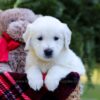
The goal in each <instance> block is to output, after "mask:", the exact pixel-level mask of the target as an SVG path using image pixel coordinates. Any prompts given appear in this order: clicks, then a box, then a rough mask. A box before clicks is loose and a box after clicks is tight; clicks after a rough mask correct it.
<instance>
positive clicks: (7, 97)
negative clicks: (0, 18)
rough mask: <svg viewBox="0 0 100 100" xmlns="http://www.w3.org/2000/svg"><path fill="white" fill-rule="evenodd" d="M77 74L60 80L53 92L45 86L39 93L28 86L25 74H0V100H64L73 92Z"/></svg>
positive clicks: (77, 78) (71, 74)
mask: <svg viewBox="0 0 100 100" xmlns="http://www.w3.org/2000/svg"><path fill="white" fill-rule="evenodd" d="M79 79H80V77H79V74H77V73H74V72H72V73H70V74H69V75H67V77H66V78H64V79H62V80H61V82H60V84H59V86H58V88H57V89H56V90H55V91H54V92H50V91H48V90H47V89H46V88H45V86H44V87H43V88H42V89H41V90H40V91H34V90H33V89H31V88H30V87H29V85H28V82H27V79H26V74H19V73H9V72H4V73H0V100H65V99H66V98H67V97H68V96H69V95H70V93H72V92H73V91H74V89H75V88H76V86H77V84H78V82H79Z"/></svg>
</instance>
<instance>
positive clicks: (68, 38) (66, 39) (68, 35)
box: [63, 23, 72, 49]
mask: <svg viewBox="0 0 100 100" xmlns="http://www.w3.org/2000/svg"><path fill="white" fill-rule="evenodd" d="M71 33H72V32H71V30H70V29H69V28H68V26H67V24H64V23H63V35H64V43H65V44H64V45H65V48H66V49H68V48H69V45H70V41H71Z"/></svg>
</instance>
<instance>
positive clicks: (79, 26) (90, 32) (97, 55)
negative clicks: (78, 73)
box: [0, 0, 100, 82]
mask: <svg viewBox="0 0 100 100" xmlns="http://www.w3.org/2000/svg"><path fill="white" fill-rule="evenodd" d="M12 7H25V8H30V9H32V10H33V11H34V12H35V13H38V14H43V15H52V16H55V17H57V18H59V19H60V20H61V21H63V22H65V23H67V24H68V26H69V27H70V28H71V30H72V32H73V35H72V43H71V48H72V49H73V50H74V51H75V52H76V53H77V54H78V55H79V56H81V57H82V58H83V61H84V63H85V64H86V69H87V76H88V80H89V81H90V82H91V74H92V71H93V69H94V67H93V66H94V64H95V62H96V61H97V62H100V0H0V8H1V9H8V8H12Z"/></svg>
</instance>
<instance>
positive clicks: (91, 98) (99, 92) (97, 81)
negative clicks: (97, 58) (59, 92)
mask: <svg viewBox="0 0 100 100" xmlns="http://www.w3.org/2000/svg"><path fill="white" fill-rule="evenodd" d="M82 81H83V83H85V82H86V81H87V78H86V76H84V77H82ZM92 82H93V84H94V87H91V88H89V89H87V88H86V86H85V88H84V93H83V95H82V97H81V98H82V99H81V100H100V64H99V65H97V66H96V68H95V69H94V72H93V75H92Z"/></svg>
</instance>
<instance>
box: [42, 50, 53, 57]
mask: <svg viewBox="0 0 100 100" xmlns="http://www.w3.org/2000/svg"><path fill="white" fill-rule="evenodd" d="M44 54H45V57H46V58H51V57H52V54H53V50H52V49H45V50H44Z"/></svg>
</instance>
